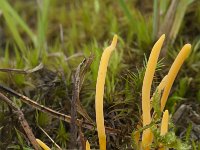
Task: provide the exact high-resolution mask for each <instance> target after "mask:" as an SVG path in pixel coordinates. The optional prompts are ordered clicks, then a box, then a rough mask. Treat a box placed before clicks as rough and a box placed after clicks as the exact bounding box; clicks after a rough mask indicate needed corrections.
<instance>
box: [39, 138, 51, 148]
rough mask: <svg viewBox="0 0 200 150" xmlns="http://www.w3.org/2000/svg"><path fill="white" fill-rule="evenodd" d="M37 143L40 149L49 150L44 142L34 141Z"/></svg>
mask: <svg viewBox="0 0 200 150" xmlns="http://www.w3.org/2000/svg"><path fill="white" fill-rule="evenodd" d="M36 141H37V143H38V144H39V145H40V147H42V148H43V149H44V150H51V149H50V148H49V147H48V146H47V145H46V144H45V143H44V142H42V141H41V140H40V139H36Z"/></svg>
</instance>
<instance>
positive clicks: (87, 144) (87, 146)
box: [86, 140, 90, 150]
mask: <svg viewBox="0 0 200 150" xmlns="http://www.w3.org/2000/svg"><path fill="white" fill-rule="evenodd" d="M86 150H90V143H89V142H88V140H87V141H86Z"/></svg>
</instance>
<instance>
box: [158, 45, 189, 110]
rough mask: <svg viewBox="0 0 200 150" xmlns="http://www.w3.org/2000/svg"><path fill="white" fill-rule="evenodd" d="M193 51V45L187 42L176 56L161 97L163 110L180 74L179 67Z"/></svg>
mask: <svg viewBox="0 0 200 150" xmlns="http://www.w3.org/2000/svg"><path fill="white" fill-rule="evenodd" d="M190 51H191V45H190V44H185V45H184V46H183V48H182V49H181V51H180V52H179V54H178V56H177V57H176V59H175V61H174V63H173V64H172V66H171V68H170V70H169V73H168V77H167V82H166V86H165V88H164V91H163V95H162V98H161V111H163V110H164V108H165V104H166V102H167V98H168V96H169V92H170V90H171V87H172V84H173V83H174V80H175V78H176V76H177V74H178V71H179V69H180V68H181V66H182V64H183V62H184V61H185V59H186V58H187V57H188V55H189V54H190Z"/></svg>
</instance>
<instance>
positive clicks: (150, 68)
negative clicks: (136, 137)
mask: <svg viewBox="0 0 200 150" xmlns="http://www.w3.org/2000/svg"><path fill="white" fill-rule="evenodd" d="M164 39H165V35H162V36H161V37H160V39H159V40H158V41H157V42H156V43H155V45H154V46H153V49H152V51H151V54H150V56H149V60H148V63H147V67H146V72H145V76H144V80H143V86H142V117H143V126H146V125H149V124H150V123H151V114H150V109H151V108H150V90H151V84H152V81H153V77H154V72H155V69H156V65H157V61H158V57H159V54H160V50H161V47H162V45H163V42H164ZM152 140H153V134H152V133H151V130H150V129H146V130H144V132H143V135H142V147H143V149H146V150H148V149H150V144H151V143H152Z"/></svg>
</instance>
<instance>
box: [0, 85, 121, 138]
mask: <svg viewBox="0 0 200 150" xmlns="http://www.w3.org/2000/svg"><path fill="white" fill-rule="evenodd" d="M0 89H1V90H2V91H4V92H8V93H9V94H11V95H13V96H15V97H17V98H19V99H21V100H22V101H23V102H24V103H26V104H27V105H29V106H31V107H34V108H35V109H38V110H40V111H42V112H45V113H48V114H49V115H51V116H52V117H55V118H58V119H60V120H63V121H65V122H68V123H70V122H71V116H69V115H65V114H62V113H60V112H57V111H55V110H52V109H50V108H48V107H45V106H43V105H40V104H38V103H37V102H35V101H33V100H31V99H30V98H28V97H26V96H24V95H22V94H20V93H17V92H16V91H14V90H12V89H11V88H8V87H6V86H3V85H1V84H0ZM76 124H77V125H78V126H80V125H81V127H83V128H86V129H90V130H96V127H95V125H94V124H92V123H88V122H85V121H82V120H80V119H77V120H76ZM106 133H108V134H117V133H121V131H120V130H118V129H113V128H110V127H106Z"/></svg>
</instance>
